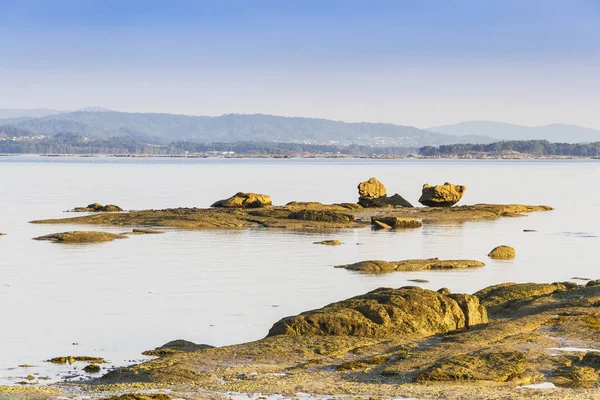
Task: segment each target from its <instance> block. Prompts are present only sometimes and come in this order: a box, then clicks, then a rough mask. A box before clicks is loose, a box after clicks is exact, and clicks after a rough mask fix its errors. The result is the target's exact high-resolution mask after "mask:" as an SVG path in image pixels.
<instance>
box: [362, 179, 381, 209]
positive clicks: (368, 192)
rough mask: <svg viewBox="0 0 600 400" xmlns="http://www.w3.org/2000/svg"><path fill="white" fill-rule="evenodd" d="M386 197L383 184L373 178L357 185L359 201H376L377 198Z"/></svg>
mask: <svg viewBox="0 0 600 400" xmlns="http://www.w3.org/2000/svg"><path fill="white" fill-rule="evenodd" d="M386 195H387V192H386V190H385V186H383V183H381V182H379V181H378V180H377V179H376V178H374V177H373V178H370V179H369V180H368V181H365V182H361V183H359V184H358V196H359V199H360V198H365V199H376V198H378V197H383V196H386ZM359 203H360V202H359Z"/></svg>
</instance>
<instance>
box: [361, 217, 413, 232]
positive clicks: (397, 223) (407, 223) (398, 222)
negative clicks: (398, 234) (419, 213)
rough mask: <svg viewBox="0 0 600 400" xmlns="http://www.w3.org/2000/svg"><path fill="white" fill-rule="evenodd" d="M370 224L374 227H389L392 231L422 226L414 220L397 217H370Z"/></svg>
mask: <svg viewBox="0 0 600 400" xmlns="http://www.w3.org/2000/svg"><path fill="white" fill-rule="evenodd" d="M371 224H372V225H374V226H375V227H383V226H389V227H390V228H393V229H407V228H420V227H422V226H423V224H422V223H421V221H417V220H416V219H410V218H399V217H372V218H371ZM382 224H383V225H382ZM384 229H388V228H384Z"/></svg>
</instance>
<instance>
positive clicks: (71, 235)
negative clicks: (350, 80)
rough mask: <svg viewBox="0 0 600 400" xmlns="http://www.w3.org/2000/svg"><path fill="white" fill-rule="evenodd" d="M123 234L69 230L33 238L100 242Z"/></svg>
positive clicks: (118, 237)
mask: <svg viewBox="0 0 600 400" xmlns="http://www.w3.org/2000/svg"><path fill="white" fill-rule="evenodd" d="M125 238H127V236H125V235H117V234H114V233H108V232H94V231H71V232H60V233H52V234H50V235H44V236H38V237H36V238H33V239H34V240H48V241H52V242H57V243H100V242H110V241H113V240H115V239H125Z"/></svg>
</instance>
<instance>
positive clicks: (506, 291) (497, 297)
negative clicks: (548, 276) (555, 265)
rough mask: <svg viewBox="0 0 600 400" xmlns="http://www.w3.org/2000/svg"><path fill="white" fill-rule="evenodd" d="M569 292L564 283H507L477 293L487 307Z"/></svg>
mask: <svg viewBox="0 0 600 400" xmlns="http://www.w3.org/2000/svg"><path fill="white" fill-rule="evenodd" d="M565 290H567V288H566V286H565V285H564V284H563V283H514V282H506V283H500V284H498V285H493V286H489V287H487V288H485V289H482V290H480V291H478V292H476V293H474V295H475V296H477V297H479V299H480V300H481V304H483V305H484V306H486V307H495V306H500V305H505V304H506V303H509V302H511V301H515V300H523V299H530V298H534V297H539V296H544V295H548V294H552V293H555V292H559V291H565Z"/></svg>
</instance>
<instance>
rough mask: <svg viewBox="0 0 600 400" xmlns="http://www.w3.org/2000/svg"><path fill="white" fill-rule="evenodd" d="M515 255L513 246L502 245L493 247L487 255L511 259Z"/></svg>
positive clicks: (497, 258) (499, 258)
mask: <svg viewBox="0 0 600 400" xmlns="http://www.w3.org/2000/svg"><path fill="white" fill-rule="evenodd" d="M515 256H516V253H515V249H514V248H513V247H510V246H504V245H502V246H498V247H495V248H494V249H493V250H492V251H490V254H488V257H490V258H494V259H496V260H512V259H513V258H515Z"/></svg>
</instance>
